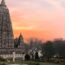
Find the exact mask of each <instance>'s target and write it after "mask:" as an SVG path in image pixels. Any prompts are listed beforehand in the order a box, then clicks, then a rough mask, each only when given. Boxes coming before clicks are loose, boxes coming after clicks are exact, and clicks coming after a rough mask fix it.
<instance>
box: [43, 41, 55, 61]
mask: <svg viewBox="0 0 65 65" xmlns="http://www.w3.org/2000/svg"><path fill="white" fill-rule="evenodd" d="M43 49H44V51H43V53H44V57H45V58H46V59H47V60H48V61H49V60H50V58H52V57H53V55H54V53H55V52H54V48H53V43H52V42H51V41H47V42H46V43H45V44H44V46H43Z"/></svg>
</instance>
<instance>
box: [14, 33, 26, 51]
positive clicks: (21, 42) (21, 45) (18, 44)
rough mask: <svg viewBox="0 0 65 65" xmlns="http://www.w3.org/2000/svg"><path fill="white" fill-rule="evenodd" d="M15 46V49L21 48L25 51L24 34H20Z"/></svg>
mask: <svg viewBox="0 0 65 65" xmlns="http://www.w3.org/2000/svg"><path fill="white" fill-rule="evenodd" d="M14 46H15V48H20V49H22V50H23V49H25V43H24V38H23V36H22V34H20V36H19V37H18V38H16V39H15V40H14Z"/></svg>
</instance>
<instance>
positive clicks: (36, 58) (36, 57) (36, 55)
mask: <svg viewBox="0 0 65 65" xmlns="http://www.w3.org/2000/svg"><path fill="white" fill-rule="evenodd" d="M35 60H39V56H38V52H36V53H35Z"/></svg>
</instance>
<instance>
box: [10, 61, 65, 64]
mask: <svg viewBox="0 0 65 65" xmlns="http://www.w3.org/2000/svg"><path fill="white" fill-rule="evenodd" d="M9 64H28V65H36V64H39V65H65V64H55V63H45V62H35V61H16V62H15V63H13V62H10V63H9Z"/></svg>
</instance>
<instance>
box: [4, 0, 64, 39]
mask: <svg viewBox="0 0 65 65" xmlns="http://www.w3.org/2000/svg"><path fill="white" fill-rule="evenodd" d="M5 1H6V4H7V6H8V8H9V11H10V16H11V21H12V26H13V33H14V38H15V37H18V36H19V34H20V33H22V34H23V37H24V38H25V39H29V38H38V39H42V40H52V39H55V38H64V39H65V0H5Z"/></svg>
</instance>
